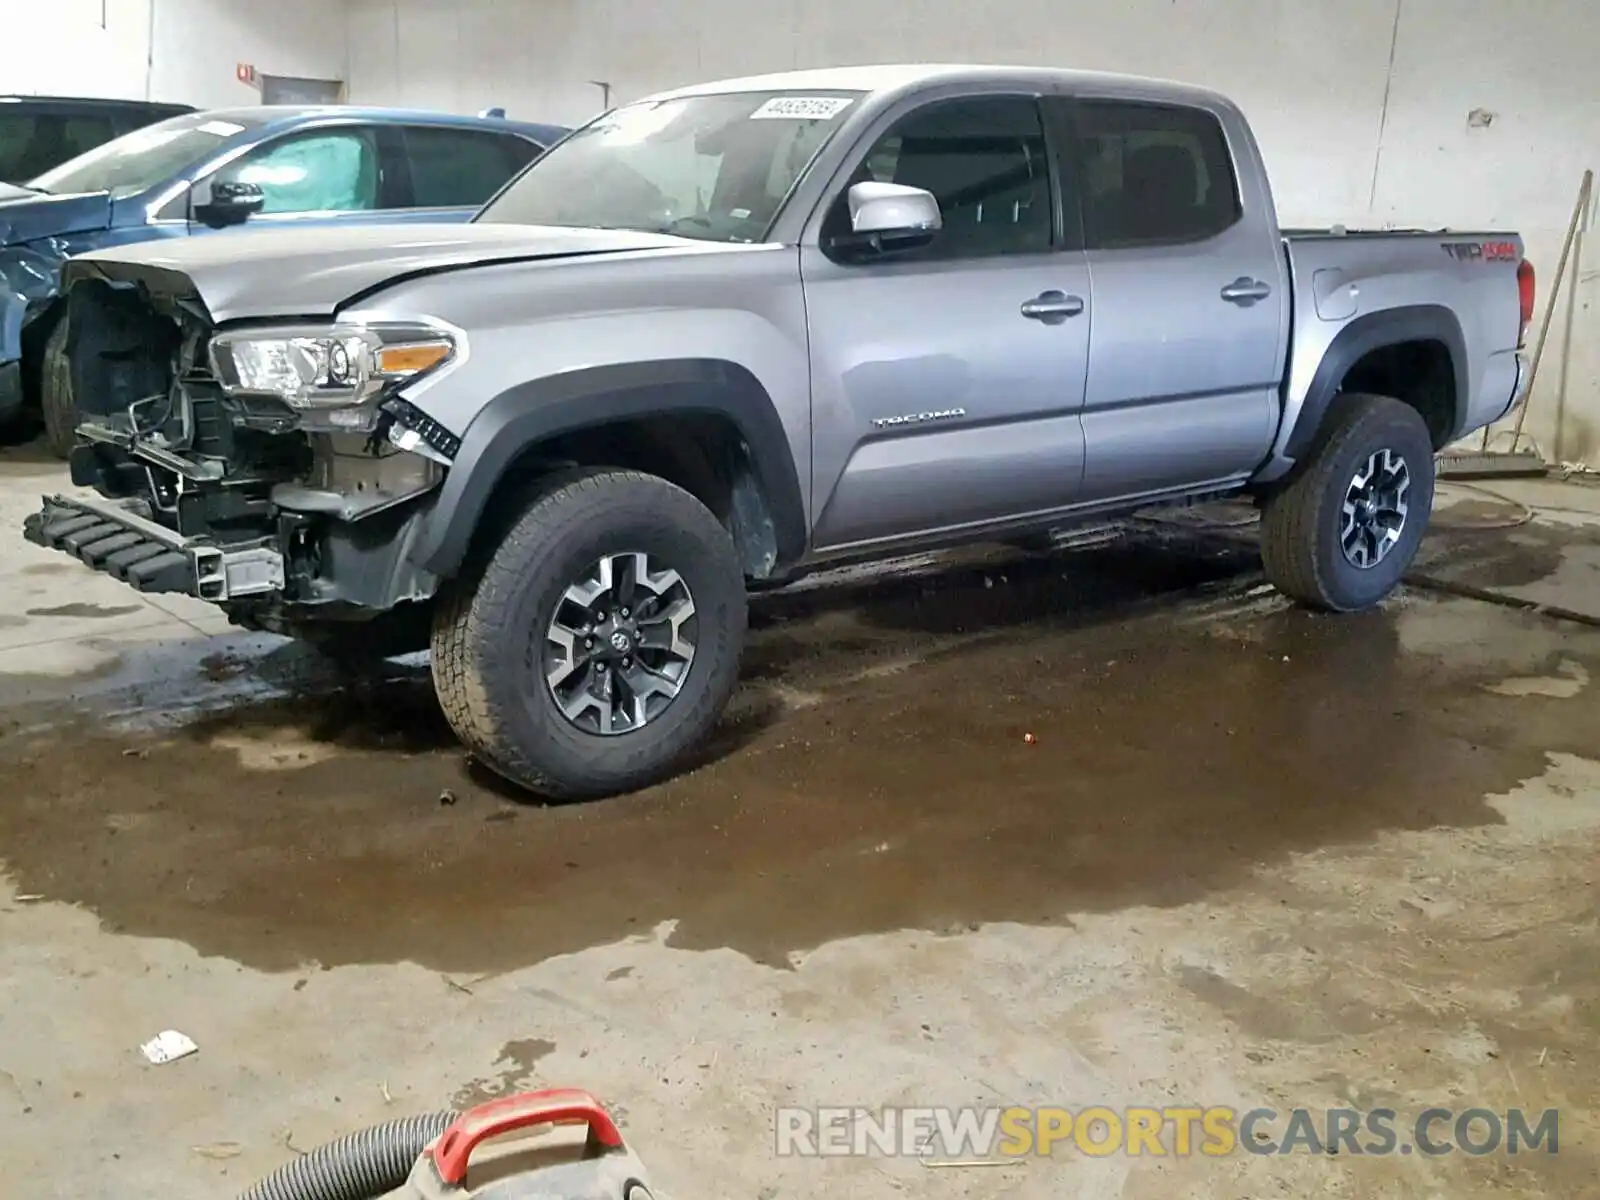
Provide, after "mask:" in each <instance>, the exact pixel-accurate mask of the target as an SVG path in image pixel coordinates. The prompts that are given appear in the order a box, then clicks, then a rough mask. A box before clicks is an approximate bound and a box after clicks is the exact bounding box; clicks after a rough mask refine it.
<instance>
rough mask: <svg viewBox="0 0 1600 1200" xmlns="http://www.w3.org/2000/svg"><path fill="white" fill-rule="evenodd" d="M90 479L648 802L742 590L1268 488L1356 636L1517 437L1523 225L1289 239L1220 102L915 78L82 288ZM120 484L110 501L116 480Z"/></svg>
mask: <svg viewBox="0 0 1600 1200" xmlns="http://www.w3.org/2000/svg"><path fill="white" fill-rule="evenodd" d="M65 276H66V280H65V282H66V286H67V289H68V320H69V323H70V325H69V329H70V332H69V336H68V344H67V360H68V362H69V364H70V371H71V387H72V391H73V393H74V395H75V397H76V400H77V405H78V408H79V410H80V416H81V418H82V424H81V425H80V426H79V430H78V437H79V445H78V447H77V448H76V449H75V450H74V452H73V454H72V478H73V481H74V483H76V484H78V485H80V488H82V489H84V490H81V491H79V492H78V493H76V494H73V495H58V496H51V497H48V498H46V499H45V500H44V503H43V506H42V508H41V510H40V511H39V512H38V513H37V514H35V515H33V516H31V517H30V518H29V519H28V521H27V524H26V533H27V536H28V537H29V538H30V539H32V540H33V541H35V542H38V543H41V544H43V545H47V546H52V547H56V548H58V549H61V550H64V551H67V552H69V553H72V554H74V555H76V556H78V557H79V558H81V559H82V560H83V561H85V562H87V563H89V564H90V565H91V566H93V567H95V568H97V569H99V570H103V571H107V572H109V573H111V574H112V575H114V576H116V577H118V578H120V579H124V580H126V581H127V582H128V583H129V584H130V585H132V586H133V587H136V588H140V589H143V590H147V591H171V592H183V593H188V594H190V595H196V596H199V597H201V598H203V599H206V600H210V601H213V602H215V603H216V604H218V605H220V606H221V607H222V608H224V609H225V610H226V611H227V612H228V613H229V614H230V615H231V616H232V617H233V619H234V620H235V621H236V622H238V623H239V624H241V625H244V626H246V627H249V628H252V629H265V630H272V631H276V632H281V633H286V634H291V635H296V636H302V637H306V638H311V639H315V640H317V641H319V642H320V643H321V644H323V645H324V646H325V647H327V648H328V649H329V650H330V651H331V652H333V653H335V654H345V655H349V654H354V653H357V652H358V651H361V650H363V649H365V650H368V651H370V652H372V653H377V654H382V653H390V652H393V653H398V652H401V651H404V650H411V649H420V648H422V647H424V646H427V645H430V644H431V648H432V652H433V658H432V661H433V677H434V680H435V682H436V686H437V690H438V694H439V698H440V700H441V702H442V705H443V708H444V711H445V713H446V714H447V715H448V717H449V719H450V721H451V723H452V724H453V726H454V728H455V729H456V730H457V732H458V733H459V735H460V736H461V738H462V739H463V741H464V742H466V743H467V744H468V745H469V746H470V747H471V749H472V751H473V753H474V754H475V755H477V756H478V757H479V758H480V759H481V760H482V761H483V762H484V763H486V764H488V765H490V766H491V767H493V768H494V769H495V770H497V771H499V772H501V773H502V774H504V775H505V776H507V777H508V778H510V779H512V780H515V781H517V782H519V783H521V784H523V785H525V786H527V787H530V788H533V789H536V790H539V791H542V792H544V793H546V794H548V795H552V796H561V797H576V796H592V795H601V794H606V793H612V792H617V791H621V790H626V789H629V788H633V787H636V786H639V785H642V784H644V783H646V782H649V781H651V780H654V779H659V778H661V777H663V776H664V775H666V774H668V773H670V772H671V771H672V770H673V769H674V768H675V767H676V766H677V765H678V764H680V763H682V762H683V761H684V760H685V757H686V756H687V755H688V754H690V753H691V752H692V751H693V750H694V748H695V747H696V745H697V744H698V743H700V742H701V741H702V739H704V737H705V736H706V734H707V733H708V731H709V730H710V729H711V727H712V725H713V724H714V723H715V722H716V720H717V719H718V715H719V713H720V712H721V710H722V709H723V707H724V705H725V703H726V701H727V699H728V697H729V695H730V693H731V691H732V689H733V687H734V684H735V681H736V678H737V675H738V666H739V657H740V652H741V647H742V643H743V639H744V634H745V620H746V596H747V591H748V589H749V588H750V587H752V586H756V585H761V584H773V583H778V582H781V581H783V580H786V579H791V578H793V577H795V576H796V575H798V574H799V573H801V572H804V571H807V570H810V569H812V568H814V567H817V566H818V565H821V564H828V563H833V562H838V561H841V560H845V559H853V560H862V559H873V558H882V557H887V556H890V555H892V554H899V553H904V552H907V551H910V550H920V549H927V548H930V547H935V546H942V545H951V544H957V543H964V542H973V541H1004V540H1012V539H1027V538H1030V537H1036V536H1038V535H1041V534H1050V533H1052V532H1054V531H1059V530H1064V529H1068V528H1070V527H1072V526H1074V525H1081V524H1083V523H1086V522H1103V521H1104V520H1106V519H1107V517H1108V516H1111V515H1115V514H1122V513H1128V512H1131V511H1133V510H1136V509H1143V508H1146V507H1149V506H1151V505H1155V504H1164V503H1189V502H1194V501H1198V500H1205V499H1210V498H1216V497H1224V496H1233V495H1241V494H1242V495H1245V496H1249V497H1253V498H1254V500H1255V501H1256V503H1257V504H1258V505H1259V506H1260V508H1261V510H1262V514H1263V517H1262V519H1263V534H1262V556H1263V559H1264V561H1265V565H1266V570H1267V573H1268V576H1269V578H1270V579H1271V580H1272V581H1273V582H1274V583H1275V584H1276V585H1277V586H1278V587H1279V588H1280V589H1281V590H1282V591H1283V592H1285V593H1286V594H1288V595H1289V596H1291V597H1293V598H1295V599H1296V600H1298V601H1302V602H1304V603H1307V604H1310V605H1315V606H1318V607H1321V608H1324V609H1328V610H1334V611H1350V610H1357V609H1363V608H1367V607H1369V606H1371V605H1373V604H1376V603H1377V602H1378V601H1380V600H1381V599H1383V598H1384V597H1385V596H1386V595H1387V594H1389V593H1390V592H1391V591H1392V590H1393V589H1394V588H1395V587H1396V585H1397V584H1398V583H1399V581H1400V579H1401V577H1402V575H1403V573H1404V571H1405V570H1406V567H1407V564H1408V563H1409V562H1410V561H1411V559H1412V556H1413V554H1414V553H1415V551H1416V548H1417V543H1418V541H1419V539H1420V538H1421V537H1422V535H1423V532H1424V529H1425V527H1426V525H1427V522H1428V517H1429V512H1430V507H1431V503H1432V498H1433V456H1434V454H1435V452H1436V451H1438V450H1439V449H1440V448H1441V447H1443V446H1445V445H1446V444H1447V443H1449V442H1451V441H1452V440H1454V439H1456V438H1459V437H1461V436H1462V435H1463V434H1465V433H1468V432H1469V431H1472V430H1475V429H1478V428H1480V427H1482V426H1484V425H1485V424H1487V423H1489V422H1491V421H1494V420H1496V419H1497V418H1499V417H1501V416H1503V415H1504V414H1505V413H1506V412H1507V411H1508V410H1509V409H1510V408H1511V407H1512V406H1513V405H1514V404H1515V403H1517V402H1518V400H1519V397H1520V391H1521V384H1522V377H1523V371H1522V366H1521V357H1520V353H1519V351H1520V347H1521V345H1522V341H1523V337H1524V334H1525V332H1526V328H1527V325H1528V321H1529V317H1530V314H1531V310H1532V305H1533V282H1534V281H1533V271H1532V268H1531V266H1530V265H1529V264H1528V263H1527V262H1525V261H1524V259H1523V252H1522V241H1521V239H1520V238H1519V237H1518V236H1517V235H1515V234H1511V233H1466V232H1448V233H1441V232H1431V233H1429V232H1404V233H1381V234H1350V233H1344V232H1339V231H1320V232H1285V231H1284V230H1281V229H1280V228H1279V227H1278V223H1277V217H1276V214H1275V212H1274V210H1273V200H1272V194H1271V192H1270V191H1269V188H1268V182H1267V173H1266V170H1265V168H1264V166H1263V165H1262V161H1261V155H1260V152H1259V150H1258V148H1257V145H1256V142H1255V139H1254V138H1253V137H1252V135H1251V131H1250V127H1249V125H1248V124H1247V123H1246V121H1245V119H1244V117H1243V116H1242V115H1241V113H1240V111H1239V110H1238V109H1237V108H1236V107H1235V106H1234V105H1233V104H1232V103H1230V102H1229V101H1228V100H1227V99H1225V98H1224V97H1222V96H1219V95H1216V94H1214V93H1212V92H1209V91H1203V90H1200V89H1197V88H1193V87H1186V86H1180V85H1176V84H1169V83H1159V82H1152V81H1148V80H1140V79H1133V78H1124V77H1116V76H1108V75H1097V74H1084V73H1076V72H1068V71H1055V70H1036V69H1022V68H999V67H934V66H901V67H876V68H851V69H840V70H826V71H814V72H803V73H794V74H787V75H774V76H767V77H762V78H753V79H743V80H736V81H730V82H723V83H714V84H705V85H701V86H696V87H689V88H684V89H682V90H679V91H674V92H670V93H665V94H662V95H658V96H654V97H651V98H649V99H646V100H642V101H639V102H637V103H633V104H628V105H625V106H623V107H621V108H618V109H615V110H613V111H611V112H609V113H607V114H605V115H603V116H601V117H599V118H597V119H596V120H595V121H593V122H592V123H591V124H589V125H587V126H586V127H584V128H582V129H580V130H578V131H577V132H575V133H573V134H572V135H571V136H569V137H568V138H567V139H566V140H564V141H562V142H560V143H558V144H557V145H556V146H555V147H554V148H553V149H552V150H551V151H550V152H549V153H548V154H546V155H545V156H544V157H543V158H542V159H541V160H540V161H539V162H538V163H536V164H535V165H533V166H532V167H531V168H529V169H528V170H527V171H526V172H524V173H523V174H522V175H520V176H519V177H518V178H516V179H515V180H513V181H512V182H511V183H510V184H508V185H507V186H506V188H505V189H503V190H502V191H501V192H500V193H499V194H498V195H497V196H496V197H495V198H494V199H492V200H491V201H490V202H489V204H488V205H487V207H486V208H485V209H484V210H483V211H482V213H481V214H480V215H479V216H478V218H477V219H476V220H475V222H474V223H472V224H470V225H467V226H465V227H460V226H454V227H440V228H434V227H428V226H397V227H394V228H362V229H346V230H331V229H329V230H318V229H307V230H305V231H303V232H299V233H294V232H287V233H286V232H283V231H274V232H273V233H271V234H270V235H264V236H255V235H252V234H250V233H248V232H246V233H240V234H238V235H236V236H233V237H229V238H213V239H194V240H192V241H189V242H183V243H175V242H161V243H152V244H149V245H142V246H134V247H129V248H124V249H120V250H108V251H101V252H96V253H93V254H88V255H84V256H82V257H79V258H77V259H74V260H72V261H71V262H70V263H69V264H68V266H67V268H66V272H65ZM91 489H92V490H91Z"/></svg>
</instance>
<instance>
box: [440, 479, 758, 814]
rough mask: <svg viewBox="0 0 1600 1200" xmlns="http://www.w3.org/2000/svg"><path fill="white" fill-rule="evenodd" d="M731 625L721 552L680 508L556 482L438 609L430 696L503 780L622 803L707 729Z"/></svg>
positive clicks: (564, 795)
mask: <svg viewBox="0 0 1600 1200" xmlns="http://www.w3.org/2000/svg"><path fill="white" fill-rule="evenodd" d="M745 621H746V597H745V588H744V573H743V571H742V569H741V568H740V565H739V561H738V557H737V555H736V553H735V551H734V547H733V542H732V540H731V539H730V538H729V536H728V533H727V531H726V530H725V529H724V528H723V527H722V525H721V523H720V522H719V521H718V520H717V518H716V517H715V516H714V515H713V514H712V513H711V512H710V510H708V509H707V508H706V507H705V506H704V505H703V504H701V503H700V502H699V501H698V500H696V499H695V498H694V497H693V496H692V495H690V494H689V493H688V492H686V491H684V490H683V489H681V488H679V487H676V486H674V485H673V484H670V483H668V482H666V481H665V480H663V479H659V478H656V477H654V476H650V475H644V474H640V473H638V472H634V471H615V470H605V471H589V472H585V473H582V474H580V475H578V476H576V477H573V476H565V477H563V478H561V479H560V480H559V481H552V483H551V484H550V486H549V487H548V489H547V490H544V491H540V492H536V493H535V494H534V496H533V498H532V500H531V501H530V502H529V503H528V504H527V506H526V507H525V509H524V510H523V512H522V514H521V515H520V517H518V518H517V520H516V521H515V523H514V524H513V525H512V526H511V528H510V530H509V531H508V532H507V533H506V534H505V536H504V537H503V538H502V540H501V541H500V543H499V545H498V546H497V547H496V548H495V549H494V551H493V552H492V554H490V555H489V557H488V560H487V562H485V563H484V564H482V566H481V567H480V568H479V569H477V570H476V571H475V572H471V573H469V574H467V575H465V576H463V577H462V578H461V579H459V580H457V581H455V582H454V583H453V584H452V585H451V587H450V588H449V589H448V591H447V593H446V595H445V596H444V597H442V599H441V603H440V604H439V606H438V608H437V610H436V613H435V618H434V626H433V677H434V687H435V689H436V690H437V691H438V694H439V700H440V704H441V705H442V707H443V708H444V711H445V715H446V717H447V718H448V719H449V721H450V724H451V726H452V727H453V728H454V729H455V731H456V734H457V735H458V736H459V737H460V738H461V740H462V741H463V742H465V743H466V744H467V746H468V747H469V748H470V749H471V750H472V751H473V752H474V754H475V755H476V756H477V757H478V758H479V759H481V760H482V761H483V763H484V764H485V765H486V766H489V767H490V768H492V769H493V770H495V771H496V772H498V773H499V774H501V775H503V776H505V777H506V778H507V779H510V780H511V781H512V782H514V783H518V784H520V785H522V786H524V787H527V788H530V789H532V790H534V791H537V792H540V793H543V794H545V795H548V796H551V797H554V798H558V799H576V798H583V797H590V796H603V795H610V794H614V793H617V792H623V791H629V790H632V789H634V788H638V787H642V786H644V785H646V784H649V783H652V782H655V781H657V780H659V779H661V778H663V777H664V776H666V775H667V774H669V773H670V772H671V770H672V769H673V768H674V767H675V766H677V765H678V764H679V763H681V762H682V761H683V760H684V759H685V758H686V757H687V756H688V755H689V754H691V753H692V752H693V751H694V749H695V748H696V747H697V746H699V745H700V744H701V743H703V741H704V740H705V738H706V736H707V735H708V734H709V733H710V732H711V729H712V727H713V726H714V725H715V724H716V721H717V718H718V717H719V716H720V714H721V712H722V710H723V708H724V707H725V706H726V704H727V702H728V698H729V696H730V695H731V694H732V692H733V688H734V684H735V683H736V682H737V679H738V669H739V655H740V652H741V650H742V647H743V643H744V633H745Z"/></svg>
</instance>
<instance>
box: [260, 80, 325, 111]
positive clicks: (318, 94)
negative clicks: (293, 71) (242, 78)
mask: <svg viewBox="0 0 1600 1200" xmlns="http://www.w3.org/2000/svg"><path fill="white" fill-rule="evenodd" d="M257 83H258V85H259V86H260V88H261V103H263V104H343V103H344V80H342V79H305V78H302V77H300V76H297V75H262V76H259V77H258V79H257Z"/></svg>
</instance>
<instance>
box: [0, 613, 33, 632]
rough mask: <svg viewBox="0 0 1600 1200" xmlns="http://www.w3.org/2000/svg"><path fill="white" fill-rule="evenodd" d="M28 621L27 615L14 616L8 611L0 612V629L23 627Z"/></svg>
mask: <svg viewBox="0 0 1600 1200" xmlns="http://www.w3.org/2000/svg"><path fill="white" fill-rule="evenodd" d="M27 623H28V618H27V617H13V616H11V615H9V614H7V613H0V629H21V628H22V627H23V626H25V625H26V624H27Z"/></svg>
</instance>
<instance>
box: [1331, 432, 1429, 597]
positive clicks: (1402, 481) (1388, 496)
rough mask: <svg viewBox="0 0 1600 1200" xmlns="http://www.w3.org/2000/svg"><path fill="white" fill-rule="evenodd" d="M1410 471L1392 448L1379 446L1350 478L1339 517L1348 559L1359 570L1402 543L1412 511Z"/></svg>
mask: <svg viewBox="0 0 1600 1200" xmlns="http://www.w3.org/2000/svg"><path fill="white" fill-rule="evenodd" d="M1410 491H1411V471H1410V468H1408V467H1407V466H1406V460H1405V459H1404V458H1403V457H1401V456H1400V455H1398V454H1396V453H1394V451H1392V450H1379V451H1377V452H1376V453H1374V454H1372V455H1371V456H1369V457H1368V459H1367V461H1366V463H1365V464H1364V465H1363V466H1362V467H1361V469H1360V470H1358V471H1357V472H1356V473H1355V476H1354V477H1353V478H1352V479H1351V480H1350V486H1349V487H1348V488H1346V489H1345V495H1344V509H1343V512H1342V513H1341V515H1340V519H1339V544H1340V546H1341V547H1342V548H1343V550H1344V557H1345V561H1346V562H1348V563H1349V564H1350V565H1351V566H1353V567H1355V568H1357V569H1358V570H1362V571H1367V570H1370V569H1371V568H1373V567H1375V566H1377V565H1378V564H1379V563H1381V562H1382V561H1383V560H1384V559H1385V558H1387V557H1389V552H1390V551H1392V550H1393V549H1394V548H1395V547H1396V546H1397V545H1399V544H1400V536H1401V534H1403V533H1404V532H1405V527H1406V514H1407V513H1408V512H1410V504H1409V501H1408V498H1407V497H1408V495H1409V493H1410Z"/></svg>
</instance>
